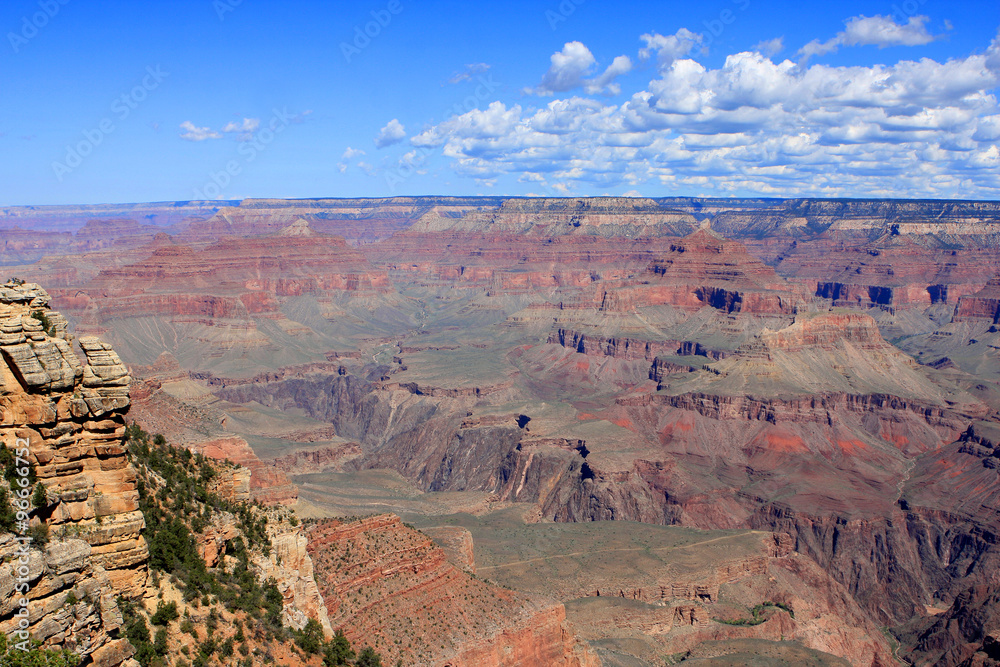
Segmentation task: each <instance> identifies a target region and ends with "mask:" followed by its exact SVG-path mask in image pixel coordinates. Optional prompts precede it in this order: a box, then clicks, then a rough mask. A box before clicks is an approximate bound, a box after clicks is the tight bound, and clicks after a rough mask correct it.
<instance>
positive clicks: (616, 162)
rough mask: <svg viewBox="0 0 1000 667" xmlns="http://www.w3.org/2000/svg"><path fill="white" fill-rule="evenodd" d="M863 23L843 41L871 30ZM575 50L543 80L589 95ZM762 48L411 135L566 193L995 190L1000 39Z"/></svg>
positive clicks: (463, 117)
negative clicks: (859, 57) (831, 54)
mask: <svg viewBox="0 0 1000 667" xmlns="http://www.w3.org/2000/svg"><path fill="white" fill-rule="evenodd" d="M920 25H921V26H922V25H923V24H922V23H921V24H920ZM865 30H867V28H866V29H864V30H862V29H860V28H859V29H857V30H855V31H854V32H853V33H852V34H853V35H855V37H852V38H851V39H852V40H855V41H856V40H860V39H862V37H861V35H864V34H868V35H869V39H875V38H874V37H870V35H871V33H870V32H865ZM674 37H676V35H675V36H674ZM664 39H666V38H664ZM647 43H648V44H649V45H650V46H649V48H650V51H649V52H648V53H647V54H646V56H645V57H646V58H647V59H648V58H652V57H653V56H654V55H655V56H656V57H657V59H658V61H659V60H660V57H661V51H662V50H664V49H668V48H671V47H670V46H669V44H668V43H667V42H665V41H664V40H661V39H658V38H655V39H654V38H652V36H650V39H649V40H647ZM571 44H572V43H571ZM654 45H659V48H654ZM567 46H568V47H569V45H567ZM773 46H774V45H772V47H773ZM580 47H583V45H582V44H581V45H580ZM585 48H586V47H583V49H578V48H576V47H572V48H564V49H563V51H561V52H560V54H557V55H561V56H564V57H562V58H561V59H555V58H554V59H553V65H557V64H558V65H560V67H558V68H556V69H557V70H558V71H553V70H550V74H551V75H552V76H548V75H547V78H546V80H544V81H543V83H547V84H548V86H549V87H550V88H551V89H553V90H555V89H557V88H566V87H567V86H571V85H575V87H577V88H582V89H583V91H585V92H589V93H590V94H594V93H595V92H597V89H598V87H599V85H600V84H604V85H605V86H606V85H608V84H607V82H604V81H599V80H597V79H600V77H596V78H595V80H593V82H592V84H591V85H590V86H589V87H588V84H587V81H588V78H587V77H588V76H589V73H588V72H589V68H592V67H593V66H594V64H595V63H594V62H593V57H592V56H591V57H590V59H588V58H587V57H586V55H587V54H589V50H587V51H586V53H584V51H585ZM684 48H687V46H685V47H684ZM765 50H768V48H766V47H760V48H758V49H757V50H756V51H755V52H749V51H748V52H743V53H736V54H732V55H730V56H729V57H727V58H726V60H725V62H724V63H723V64H722V65H721V66H718V67H716V68H708V67H706V66H705V65H703V64H701V63H699V62H697V61H696V60H694V59H691V58H685V57H676V54H677V53H679V51H677V50H674V51H671V52H669V53H668V54H667V55H666V56H665V57H663V60H662V62H664V63H668V64H666V65H663V66H662V67H660V68H658V70H657V74H656V76H655V77H654V78H653V80H652V81H650V82H649V83H648V85H646V86H644V87H642V88H640V89H638V90H635V91H634V92H633V93H632V94H631V96H630V98H629V99H628V100H627V101H625V102H624V103H619V104H610V103H607V102H604V101H601V100H600V99H592V98H588V97H585V96H583V95H576V96H570V97H568V98H566V99H556V100H553V101H550V102H549V103H548V104H547V105H545V106H543V107H541V108H537V109H535V108H524V107H522V106H521V105H518V104H514V105H510V106H508V105H507V104H504V103H502V102H499V101H495V102H492V103H491V104H489V105H488V106H487V107H486V108H485V109H474V110H472V111H469V112H467V113H463V114H460V115H456V116H453V117H451V118H449V119H447V120H445V121H443V122H441V123H439V124H437V125H433V126H431V127H429V128H427V129H426V130H424V131H423V132H421V133H419V134H418V135H416V136H414V137H412V138H411V140H410V142H411V144H413V145H414V146H424V147H440V148H441V149H442V153H443V155H444V156H445V157H447V158H450V159H451V166H452V168H453V169H454V170H455V171H456V172H458V173H459V174H462V175H465V176H468V177H471V178H476V179H485V180H489V179H493V178H498V177H499V176H501V175H504V174H510V175H518V176H522V179H521V180H522V182H531V183H540V184H542V185H546V187H556V186H555V185H552V186H549V185H547V184H560V186H559V187H564V188H567V191H576V190H578V189H579V188H580V187H581V185H582V184H589V187H590V188H591V189H592V190H595V191H618V190H617V188H618V187H620V186H623V185H624V186H626V187H631V188H635V189H641V190H642V191H644V192H647V193H648V194H653V193H652V192H649V190H650V188H649V185H650V184H652V185H653V186H654V187H655V188H657V191H659V192H664V193H670V192H675V191H677V190H678V189H686V190H685V191H686V193H689V194H690V193H694V192H693V191H692V189H696V190H695V192H705V193H710V194H716V195H720V196H724V195H733V194H747V193H753V192H756V193H773V194H780V195H782V196H827V197H835V196H865V195H867V196H920V197H970V196H971V197H982V198H997V197H1000V175H998V173H997V170H996V166H997V160H998V147H997V142H998V140H1000V106H998V104H997V99H996V95H995V93H996V89H997V87H998V85H1000V38H998V39H997V40H994V42H993V43H992V44H991V45H990V47H989V48H988V49H987V50H986V51H985V52H980V53H978V54H976V53H974V54H972V55H969V56H966V57H964V58H955V59H952V60H948V61H945V62H937V61H935V60H932V59H930V58H923V59H920V60H902V61H899V62H897V63H895V64H888V65H880V64H877V65H871V66H844V67H831V66H828V65H820V64H817V65H812V66H808V67H807V66H804V65H801V64H796V63H794V62H792V61H790V60H781V61H775V60H772V59H771V58H770V57H768V56H766V55H765V54H764V53H762V51H765ZM557 61H558V62H557ZM588 63H589V64H588ZM612 66H613V64H612ZM581 68H582V69H581ZM609 69H610V68H609ZM570 89H572V88H570ZM524 174H530V177H523V175H524ZM525 179H527V180H525ZM613 188H614V189H615V190H612V189H613Z"/></svg>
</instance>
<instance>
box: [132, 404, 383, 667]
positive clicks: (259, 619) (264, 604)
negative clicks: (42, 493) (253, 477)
mask: <svg viewBox="0 0 1000 667" xmlns="http://www.w3.org/2000/svg"><path fill="white" fill-rule="evenodd" d="M126 440H127V445H128V450H129V453H130V455H131V458H132V463H133V465H134V466H135V468H136V471H137V476H138V480H137V488H138V491H139V507H140V509H141V510H142V513H143V516H144V518H145V521H146V528H145V530H144V532H143V536H144V537H145V538H146V542H147V543H148V545H149V565H150V569H151V570H152V571H153V578H154V585H156V586H157V587H159V588H160V592H159V596H160V600H159V601H158V603H157V608H156V611H155V612H154V613H152V614H149V613H148V612H146V611H145V610H143V609H142V608H141V606H140V605H138V604H136V603H135V602H133V601H130V600H126V599H119V605H120V606H121V608H122V611H123V615H124V617H125V619H126V623H125V628H124V633H125V636H126V637H128V639H129V641H130V643H131V644H132V645H133V646H134V647H135V648H136V655H135V658H136V660H138V661H139V663H140V664H141V665H143V667H167V666H168V665H170V666H176V667H206V666H207V665H210V664H223V665H239V666H240V667H249V666H250V665H254V664H264V663H265V662H274V656H273V653H272V650H271V649H272V648H274V647H278V646H279V645H281V647H282V648H283V649H287V650H288V651H294V652H297V653H299V654H300V658H301V659H302V661H303V662H307V663H309V662H310V660H311V659H310V656H315V658H314V659H315V660H317V661H318V662H316V664H322V665H324V667H333V666H335V665H358V666H362V667H380V666H381V660H380V658H379V657H378V655H377V654H375V653H374V652H373V651H372V650H371V649H370V648H367V647H366V650H363V651H361V653H360V654H356V653H355V651H354V650H353V649H352V648H351V645H350V643H349V642H348V641H347V639H346V638H345V637H344V635H343V633H340V632H338V633H337V635H336V636H335V637H334V638H333V639H332V640H330V641H326V639H325V637H324V635H323V628H322V626H321V625H320V624H319V622H318V621H316V620H314V619H310V621H309V622H308V623H307V624H306V626H305V627H304V628H302V629H301V630H296V629H292V628H286V627H283V625H282V610H283V604H284V598H283V596H282V594H281V592H280V591H279V590H278V587H277V585H276V582H275V581H274V580H273V579H267V580H264V581H261V580H260V578H259V576H258V574H257V572H256V570H255V568H254V567H253V565H252V560H253V557H254V556H258V555H263V556H268V555H269V554H270V553H271V549H272V544H271V540H270V538H269V537H268V533H267V525H268V512H267V510H266V509H265V508H264V507H262V506H261V505H259V504H257V503H249V502H245V501H234V500H229V499H225V498H222V497H220V496H219V495H218V494H217V493H215V492H213V491H212V489H213V485H212V482H213V480H215V479H216V478H217V477H218V476H219V474H220V472H221V471H223V470H224V468H225V467H227V466H229V465H231V464H228V463H221V462H217V461H212V460H210V459H207V458H206V457H204V456H203V455H202V454H193V453H192V452H191V451H190V450H187V449H183V448H176V447H171V446H170V445H169V444H168V443H167V441H166V439H165V438H164V437H163V436H162V435H159V434H157V435H154V436H150V435H149V434H148V433H146V432H145V431H143V430H142V429H141V428H140V427H139V426H138V425H137V424H134V423H133V424H130V425H129V426H128V428H127V429H126ZM272 516H273V514H272ZM217 519H219V520H223V521H227V522H231V523H233V524H235V526H236V527H237V528H238V531H239V536H238V537H236V538H235V539H233V540H230V541H229V542H227V544H226V551H225V556H227V557H228V558H223V559H222V560H221V561H220V562H219V566H218V567H213V568H209V567H208V566H207V565H206V564H205V561H204V559H203V558H202V557H201V555H200V553H199V551H198V540H197V536H198V534H200V533H203V532H204V531H205V530H206V528H207V527H208V526H209V525H210V524H212V523H213V522H215V521H216V520H217ZM290 519H292V520H294V516H292V517H290ZM292 525H294V523H293V524H292ZM171 587H174V588H176V590H178V591H179V592H180V597H181V600H180V601H181V602H182V603H186V606H185V608H184V611H183V613H181V611H180V609H181V607H180V606H179V605H178V601H167V600H165V599H164V598H165V596H164V590H165V589H169V588H171ZM167 597H169V596H167ZM192 608H193V609H196V610H199V616H201V615H203V614H202V613H200V612H204V611H205V610H207V616H205V617H204V621H203V622H201V623H198V624H196V623H195V621H194V620H193V616H192V615H191V613H190V609H192ZM150 626H152V628H151V627H150ZM188 637H189V638H190V639H188ZM255 658H256V659H255Z"/></svg>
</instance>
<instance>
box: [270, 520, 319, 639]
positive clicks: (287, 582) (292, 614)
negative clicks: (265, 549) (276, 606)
mask: <svg viewBox="0 0 1000 667" xmlns="http://www.w3.org/2000/svg"><path fill="white" fill-rule="evenodd" d="M272 515H273V516H272V517H271V518H272V520H271V521H269V522H268V525H267V529H268V530H267V532H268V537H269V538H270V539H271V553H270V554H269V555H268V556H266V557H264V556H260V557H257V558H255V559H254V561H253V564H254V567H256V569H257V572H258V573H259V576H260V578H261V579H262V580H267V579H268V578H273V579H274V580H275V581H276V582H277V586H278V590H279V591H280V592H281V594H282V595H283V596H284V599H285V601H284V608H283V611H282V623H283V624H284V625H286V626H288V627H292V628H297V629H301V628H303V627H305V625H306V622H308V620H309V619H310V618H313V619H316V620H318V621H319V623H320V625H322V626H323V631H324V632H325V633H326V635H327V637H330V636H332V635H333V629H332V627H331V625H330V617H329V615H328V614H327V607H326V604H325V602H324V600H323V596H322V595H321V594H320V591H319V587H318V577H317V576H316V574H315V572H314V570H313V561H312V558H310V555H309V551H308V545H309V539H308V536H307V535H306V533H305V531H304V529H303V526H302V524H301V523H300V522H298V521H297V520H296V521H295V522H294V523H295V525H292V524H291V523H289V521H288V520H287V518H285V517H282V516H280V512H277V513H275V512H272ZM283 519H284V520H283Z"/></svg>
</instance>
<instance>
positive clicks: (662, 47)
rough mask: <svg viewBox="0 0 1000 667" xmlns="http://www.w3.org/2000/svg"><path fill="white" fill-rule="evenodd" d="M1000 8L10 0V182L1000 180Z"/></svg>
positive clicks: (605, 185)
mask: <svg viewBox="0 0 1000 667" xmlns="http://www.w3.org/2000/svg"><path fill="white" fill-rule="evenodd" d="M379 20H380V21H381V23H379V22H378V21H379ZM366 28H367V30H368V32H369V33H370V34H371V35H374V36H371V37H369V36H364V37H358V34H359V33H362V34H363V33H364V31H365V30H366ZM998 28H1000V3H997V2H996V1H995V0H990V1H983V2H978V1H970V2H943V1H942V0H923V1H921V0H897V1H896V2H890V1H887V2H836V3H832V2H826V3H815V4H812V3H810V6H809V8H808V10H804V9H802V8H801V6H800V4H799V3H792V2H778V1H767V0H708V1H705V2H699V3H691V2H683V3H682V2H665V1H663V0H660V1H658V2H630V3H621V2H607V1H605V0H563V1H562V2H560V1H559V0H552V1H551V2H549V1H538V2H528V1H521V2H504V3H469V2H431V1H429V0H423V1H420V0H385V1H383V0H375V1H372V2H367V1H366V2H337V3H330V2H306V1H298V2H296V1H284V2H273V1H268V0H242V1H240V0H196V1H195V0H190V1H188V0H177V1H174V2H166V1H151V2H136V1H134V0H133V1H131V2H114V1H105V2H94V1H93V0H33V1H27V0H6V1H5V2H4V3H2V6H0V29H2V32H3V37H4V38H3V40H2V43H0V205H25V204H68V203H104V202H136V201H168V200H186V199H194V198H206V199H209V198H222V199H239V198H243V197H326V196H332V197H358V196H373V197H381V196H393V195H416V194H456V195H469V194H487V195H496V194H513V195H528V194H535V195H600V194H616V195H619V194H632V195H643V196H674V195H708V196H747V195H766V196H788V197H795V196H839V197H850V196H855V197H863V196H884V197H888V196H894V197H949V198H952V197H953V198H983V199H1000V151H998V145H1000V107H998V104H997V99H996V95H997V93H998V91H997V87H998V84H1000V42H998V40H997V33H998Z"/></svg>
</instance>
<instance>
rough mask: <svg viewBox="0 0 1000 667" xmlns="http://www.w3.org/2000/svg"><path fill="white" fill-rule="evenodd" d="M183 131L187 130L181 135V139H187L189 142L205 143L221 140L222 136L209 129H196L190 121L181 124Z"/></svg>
mask: <svg viewBox="0 0 1000 667" xmlns="http://www.w3.org/2000/svg"><path fill="white" fill-rule="evenodd" d="M181 129H182V130H185V131H184V132H182V133H181V135H180V136H181V139H187V140H188V141H205V140H206V139H220V138H221V137H222V135H221V134H219V133H218V132H216V131H215V130H213V129H211V128H209V127H196V126H195V124H194V123H192V122H191V121H189V120H186V121H184V122H183V123H181Z"/></svg>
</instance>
